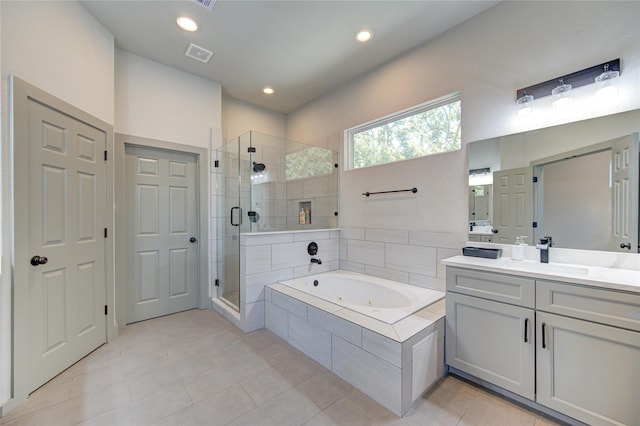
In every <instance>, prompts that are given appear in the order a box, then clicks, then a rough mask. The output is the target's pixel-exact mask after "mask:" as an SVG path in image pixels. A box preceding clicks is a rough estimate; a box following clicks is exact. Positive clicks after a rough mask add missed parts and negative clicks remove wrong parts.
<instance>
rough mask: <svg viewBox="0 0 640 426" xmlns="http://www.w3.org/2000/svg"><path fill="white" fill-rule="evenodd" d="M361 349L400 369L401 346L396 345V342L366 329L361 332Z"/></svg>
mask: <svg viewBox="0 0 640 426" xmlns="http://www.w3.org/2000/svg"><path fill="white" fill-rule="evenodd" d="M362 349H364V350H366V351H368V352H370V353H372V354H373V355H375V356H377V357H378V358H382V359H384V360H385V361H387V362H389V363H391V364H393V365H395V366H396V367H402V365H403V364H402V345H398V342H396V341H395V340H391V339H389V338H388V337H385V336H382V335H380V334H378V333H374V332H372V331H370V330H367V329H364V330H362Z"/></svg>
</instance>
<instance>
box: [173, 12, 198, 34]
mask: <svg viewBox="0 0 640 426" xmlns="http://www.w3.org/2000/svg"><path fill="white" fill-rule="evenodd" d="M176 22H177V23H178V26H179V27H180V28H182V29H183V30H185V31H189V32H193V31H197V30H198V24H196V23H195V22H194V21H193V19H189V18H187V17H185V16H181V17H179V18H178V20H177V21H176Z"/></svg>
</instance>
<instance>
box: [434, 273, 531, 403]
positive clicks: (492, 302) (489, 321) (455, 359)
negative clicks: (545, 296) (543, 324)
mask: <svg viewBox="0 0 640 426" xmlns="http://www.w3.org/2000/svg"><path fill="white" fill-rule="evenodd" d="M534 287H535V282H534V280H532V279H524V278H519V277H513V276H508V275H499V274H489V273H483V272H479V271H473V270H467V269H458V268H448V269H447V297H446V305H447V315H446V324H447V330H446V334H445V335H446V336H447V344H446V358H447V363H448V364H449V365H451V366H452V367H455V368H457V369H459V370H461V371H464V372H466V373H469V374H471V375H473V376H476V377H478V378H480V379H482V380H486V381H487V382H490V383H493V384H495V385H498V386H500V387H502V388H504V389H507V390H509V391H511V392H514V393H516V394H518V395H521V396H524V397H525V398H529V399H533V398H534V397H535V394H534V392H535V382H534V375H533V374H532V372H533V371H534V361H535V345H534V339H533V333H534V329H533V327H534V318H535V317H534V310H533V309H532V308H533V306H534V304H535V299H534Z"/></svg>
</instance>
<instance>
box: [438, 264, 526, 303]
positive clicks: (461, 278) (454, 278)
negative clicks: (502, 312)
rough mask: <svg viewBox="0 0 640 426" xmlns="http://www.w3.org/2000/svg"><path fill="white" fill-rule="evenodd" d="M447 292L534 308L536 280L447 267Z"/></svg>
mask: <svg viewBox="0 0 640 426" xmlns="http://www.w3.org/2000/svg"><path fill="white" fill-rule="evenodd" d="M447 291H453V292H455V293H462V294H468V295H470V296H475V297H482V298H483V299H489V300H495V301H496V302H503V303H509V304H511V305H517V306H523V307H525V308H533V307H534V306H535V280H534V279H533V278H522V277H518V276H515V275H506V274H496V273H492V272H483V271H478V270H474V269H464V268H455V267H450V266H449V267H447Z"/></svg>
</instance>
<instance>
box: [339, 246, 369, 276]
mask: <svg viewBox="0 0 640 426" xmlns="http://www.w3.org/2000/svg"><path fill="white" fill-rule="evenodd" d="M345 247H346V246H345ZM364 268H365V265H363V264H362V263H354V262H347V261H346V260H340V269H341V270H343V271H350V272H358V273H360V274H364V273H365V270H364Z"/></svg>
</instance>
